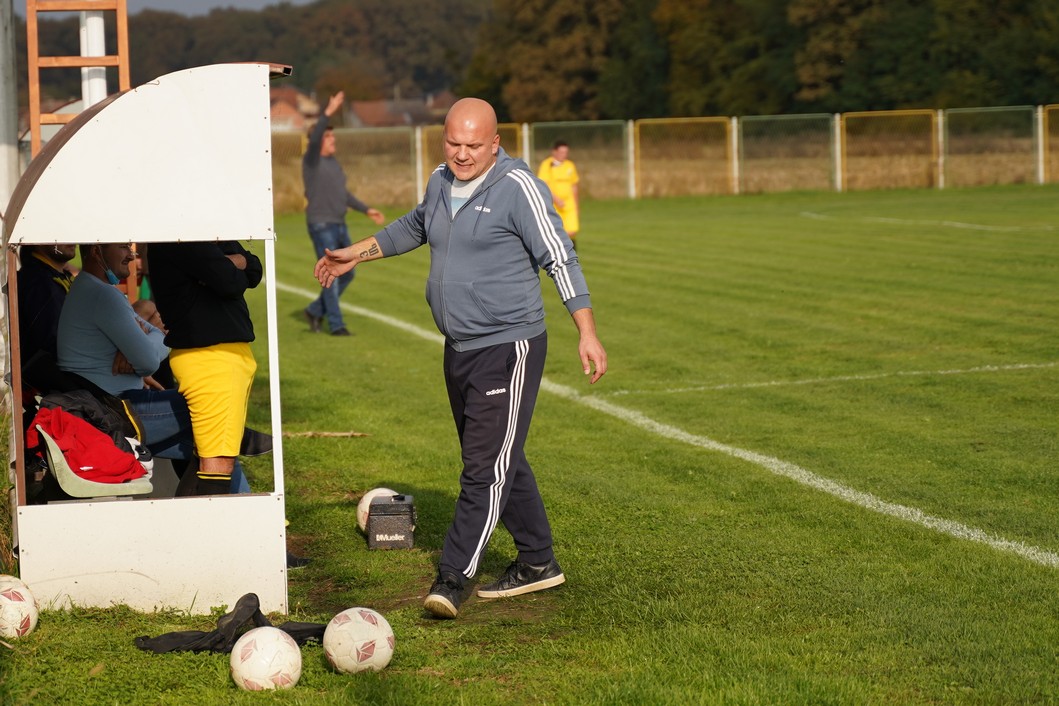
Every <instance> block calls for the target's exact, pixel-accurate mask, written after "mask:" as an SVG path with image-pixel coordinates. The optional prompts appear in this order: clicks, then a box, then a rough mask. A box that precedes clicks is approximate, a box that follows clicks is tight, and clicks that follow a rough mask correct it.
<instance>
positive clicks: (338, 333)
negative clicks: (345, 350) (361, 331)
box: [331, 326, 353, 336]
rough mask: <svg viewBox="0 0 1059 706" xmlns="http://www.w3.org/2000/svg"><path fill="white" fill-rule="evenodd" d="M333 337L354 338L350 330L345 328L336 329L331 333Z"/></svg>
mask: <svg viewBox="0 0 1059 706" xmlns="http://www.w3.org/2000/svg"><path fill="white" fill-rule="evenodd" d="M331 335H332V336H352V335H353V334H351V333H350V332H349V329H348V328H346V327H345V326H343V327H342V328H336V329H335V330H334V331H332V332H331Z"/></svg>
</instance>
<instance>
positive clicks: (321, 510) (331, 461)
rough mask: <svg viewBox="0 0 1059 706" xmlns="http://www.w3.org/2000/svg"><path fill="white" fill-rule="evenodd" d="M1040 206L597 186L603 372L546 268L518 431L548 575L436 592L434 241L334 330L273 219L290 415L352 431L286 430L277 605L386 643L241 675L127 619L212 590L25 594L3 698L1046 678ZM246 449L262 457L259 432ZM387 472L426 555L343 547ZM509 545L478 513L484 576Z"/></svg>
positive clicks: (1023, 699) (1048, 409) (1035, 686)
mask: <svg viewBox="0 0 1059 706" xmlns="http://www.w3.org/2000/svg"><path fill="white" fill-rule="evenodd" d="M1057 203H1059V188H1056V187H1054V186H1051V187H1005V188H982V189H974V190H951V191H943V192H937V191H889V192H859V193H849V194H822V193H813V194H784V195H768V196H743V197H719V198H695V199H672V200H657V201H615V202H590V203H587V204H586V205H585V209H584V210H585V212H584V214H583V217H582V221H583V224H584V230H583V232H582V235H581V238H580V245H579V253H580V255H581V258H582V261H583V266H584V268H585V271H586V275H587V277H588V281H589V285H590V287H591V289H592V294H593V299H594V306H595V312H596V318H597V322H598V325H599V329H600V335H601V338H602V340H603V342H604V344H605V345H606V346H607V351H608V354H609V359H610V372H609V373H608V374H607V375H606V376H605V377H604V378H603V380H601V381H600V382H599V383H598V384H597V385H595V386H589V385H588V384H587V381H586V380H585V379H584V376H583V375H582V373H581V369H580V364H579V361H578V360H577V355H576V331H575V329H574V326H573V324H572V323H571V322H570V321H569V317H568V316H567V315H566V313H565V310H564V309H563V308H562V307H561V305H560V303H559V301H558V297H557V296H556V294H555V292H554V288H553V287H552V285H551V283H550V281H545V287H546V290H547V291H546V292H545V294H546V301H547V303H548V316H549V321H550V348H551V355H550V357H549V360H548V365H547V369H546V383H545V389H544V391H542V393H541V397H540V400H539V402H538V407H537V412H536V416H535V421H534V427H533V429H532V431H531V434H530V440H529V443H528V447H527V453H528V454H529V457H530V460H531V462H533V464H534V468H535V471H536V473H537V476H538V480H539V482H540V484H541V487H542V491H543V494H544V498H545V502H546V504H547V505H548V507H549V512H550V515H551V518H552V522H553V529H554V533H555V538H556V551H557V555H558V557H559V560H560V561H561V562H562V564H563V567H564V570H565V572H566V575H567V578H568V581H567V583H566V585H564V586H562V587H561V588H559V589H556V590H553V591H547V592H543V593H540V594H536V595H532V594H531V595H529V596H524V597H521V598H516V599H509V600H506V601H492V602H490V601H480V600H476V599H471V600H470V601H469V602H468V603H466V604H465V606H464V609H463V611H462V613H461V616H460V618H459V619H458V620H456V621H448V622H439V621H435V620H432V619H429V618H427V617H426V616H425V615H424V613H423V610H422V607H421V605H422V599H423V596H424V595H425V592H426V589H427V588H428V586H429V583H430V580H431V578H432V575H433V572H434V563H435V561H436V557H437V553H438V551H439V548H440V545H441V542H442V538H443V535H444V531H445V528H446V527H447V524H448V522H449V519H450V517H451V512H452V505H453V502H454V500H455V497H456V493H457V490H458V488H457V477H458V473H459V466H458V458H459V450H458V446H457V443H456V438H455V432H454V430H453V426H452V422H451V418H450V416H449V411H448V404H447V401H446V398H445V395H444V390H443V382H442V376H441V364H440V359H441V352H442V348H441V344H440V343H439V340H438V338H437V334H436V331H435V329H434V328H433V325H432V323H431V319H430V315H429V312H428V310H427V307H426V304H425V302H424V299H423V287H424V278H425V275H426V267H427V261H426V256H427V254H426V252H425V251H423V252H415V253H412V254H409V255H407V256H405V257H402V258H396V259H393V260H385V261H382V262H374V263H368V264H366V265H364V266H363V267H362V268H361V269H360V271H359V273H358V276H357V279H356V281H355V282H354V284H353V285H352V287H351V288H350V290H349V291H348V292H347V293H346V296H345V298H344V301H345V302H346V303H347V305H349V306H350V307H351V309H350V311H349V312H348V313H347V323H348V324H349V325H350V328H351V329H353V330H354V331H355V336H354V337H353V338H345V339H341V338H331V337H329V336H325V335H319V334H317V335H313V334H310V333H309V332H308V330H307V327H306V325H305V323H304V322H303V321H302V319H301V316H300V312H301V309H302V308H303V307H304V306H305V305H306V304H308V301H309V297H311V296H313V295H314V294H315V292H316V289H317V288H316V286H315V283H314V281H313V279H312V275H311V270H312V263H313V260H314V256H313V255H312V251H311V246H310V243H309V240H308V236H307V235H306V234H305V232H304V225H303V222H302V218H301V217H300V216H284V217H282V218H280V219H278V221H277V230H278V234H279V240H278V245H277V248H278V252H279V257H278V262H277V272H278V279H279V283H278V286H279V289H278V302H279V309H278V318H279V329H280V330H279V339H280V349H281V355H280V358H281V360H280V364H281V367H282V370H281V375H280V379H281V381H282V394H283V405H282V413H283V429H284V431H285V432H292V433H298V432H350V431H356V432H361V433H364V434H367V436H363V437H347V438H342V437H338V438H335V437H304V436H299V437H292V438H288V439H286V440H285V442H284V453H285V473H286V493H287V514H288V517H289V519H290V522H291V524H290V527H289V528H288V537H289V540H290V543H291V545H292V546H293V547H294V548H295V549H296V550H298V551H300V552H302V553H305V554H307V555H308V556H310V557H312V559H313V563H312V564H311V565H310V566H309V567H308V568H307V569H305V570H302V571H299V572H294V573H292V574H291V578H290V589H289V590H290V605H291V611H292V616H291V617H292V619H296V620H307V621H314V622H326V621H327V620H329V619H330V617H331V616H332V615H333V614H334V613H335V612H337V611H338V610H341V609H343V608H346V607H350V606H353V605H365V606H370V607H373V608H376V609H377V610H379V611H380V612H382V613H384V614H385V615H386V617H387V618H388V619H389V621H390V623H391V624H392V625H393V627H394V629H395V632H396V635H397V651H396V654H395V657H394V659H393V662H392V663H391V665H390V667H389V668H388V669H386V670H385V671H383V672H380V673H378V674H374V673H372V674H361V675H356V676H341V675H338V674H335V673H332V672H331V671H330V670H329V669H328V668H327V666H326V661H325V658H324V656H323V652H322V650H321V648H320V647H319V646H309V647H306V648H304V649H303V656H304V672H303V675H302V678H301V681H300V683H299V684H298V686H297V687H296V688H294V689H293V690H291V691H289V692H284V693H278V694H247V693H242V692H239V691H237V690H236V688H235V686H234V685H233V684H232V682H231V681H230V680H229V678H228V675H227V669H228V666H227V665H228V658H227V656H223V655H209V654H203V655H195V654H181V655H163V656H154V655H149V654H146V653H142V652H139V651H138V650H136V648H135V647H134V646H133V644H132V640H133V638H134V637H136V636H138V635H156V634H160V633H163V632H168V631H172V630H186V629H211V628H212V627H213V622H214V619H213V618H210V617H188V616H186V615H184V614H182V613H180V612H179V611H172V612H167V613H161V614H157V615H141V614H138V613H134V612H132V611H129V610H127V609H123V608H115V609H112V610H97V609H77V610H74V611H71V612H65V613H61V612H45V613H43V614H42V617H41V620H40V624H39V627H38V629H37V630H36V631H35V632H34V633H33V634H31V635H30V636H28V637H27V638H24V639H22V640H20V641H18V642H15V643H12V649H8V648H6V647H3V646H0V702H4V703H12V704H52V703H76V704H111V703H129V704H220V703H250V702H251V701H253V702H254V703H265V702H269V703H297V704H301V703H306V704H308V703H313V704H316V703H324V704H327V703H330V704H346V703H374V704H435V703H436V704H457V703H461V704H462V703H465V704H511V703H516V704H522V703H527V704H529V703H562V704H688V703H703V704H713V703H732V704H826V703H834V704H851V703H857V704H859V703H902V704H903V703H968V704H983V703H988V704H998V703H1011V704H1025V703H1055V702H1057V701H1059V657H1057V655H1059V609H1057V606H1059V603H1057V595H1059V591H1057V589H1059V514H1057V513H1056V511H1055V508H1056V507H1057V506H1059V423H1057V422H1059V415H1057V412H1059V346H1057V341H1059V334H1057V328H1059V287H1057V283H1059V206H1057ZM400 212H401V209H400V208H392V209H389V210H387V215H388V216H389V217H391V218H392V217H394V216H396V215H398V214H399V213H400ZM350 224H351V227H352V229H353V230H354V231H355V235H357V236H360V235H367V234H370V232H371V229H370V228H369V226H370V223H369V222H368V221H367V219H364V218H361V217H360V216H351V217H350ZM255 248H257V249H258V251H259V252H260V251H261V246H260V245H257V246H255ZM263 302H264V298H263V297H262V296H261V295H260V293H257V294H255V297H254V300H253V305H254V308H255V313H256V316H257V319H258V320H259V322H260V325H259V326H260V330H261V331H262V332H263V331H264V326H265V324H264V309H263V306H264V304H263ZM262 338H263V337H262ZM259 344H261V345H259V348H258V359H259V363H260V364H261V368H260V375H261V379H260V380H259V384H258V385H257V386H256V388H255V392H254V404H253V406H252V410H251V418H252V419H251V421H252V422H253V423H254V424H255V425H258V426H260V425H265V424H267V423H268V421H269V420H268V414H269V413H268V406H267V396H268V393H267V384H266V376H267V375H268V374H269V371H268V370H267V366H266V364H265V363H266V361H265V348H264V345H263V341H259ZM249 471H250V474H251V479H252V483H253V484H254V486H255V487H257V488H259V489H261V488H267V487H268V486H269V485H270V483H271V481H270V477H271V476H270V473H271V467H270V461H269V458H268V457H265V458H264V459H251V460H250V464H249ZM377 486H387V487H391V488H395V489H398V490H400V491H402V492H405V493H410V494H412V495H414V496H415V500H416V506H417V509H418V512H419V518H420V524H419V528H418V532H417V548H416V549H414V550H408V551H391V552H371V551H368V550H367V548H366V544H365V540H364V537H363V536H362V535H361V534H360V533H359V532H358V531H357V528H356V523H355V519H354V509H355V506H356V502H357V499H358V498H359V496H360V495H361V494H362V493H364V492H365V491H367V490H368V489H370V488H373V487H377ZM510 545H511V541H510V537H509V536H508V535H507V534H506V533H505V532H504V531H503V530H502V529H500V530H498V531H497V532H496V534H495V536H494V538H493V542H492V544H491V545H490V548H489V551H488V554H487V556H486V557H485V559H484V561H483V568H482V573H481V575H480V577H479V579H480V580H482V579H484V580H489V579H491V578H492V577H494V576H495V575H496V574H497V573H498V572H500V571H502V570H503V568H504V567H505V566H506V564H507V562H508V561H509V560H510V558H511V557H512V555H513V550H512V547H511V546H510ZM236 598H238V596H233V597H232V603H234V602H235V600H236ZM277 617H278V616H277Z"/></svg>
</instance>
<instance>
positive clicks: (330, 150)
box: [320, 130, 335, 157]
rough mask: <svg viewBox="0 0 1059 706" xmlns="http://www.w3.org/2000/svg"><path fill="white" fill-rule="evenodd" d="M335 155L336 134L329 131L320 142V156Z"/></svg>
mask: <svg viewBox="0 0 1059 706" xmlns="http://www.w3.org/2000/svg"><path fill="white" fill-rule="evenodd" d="M334 154H335V132H334V130H328V131H327V132H325V133H324V139H323V141H322V142H320V156H321V157H332V156H334Z"/></svg>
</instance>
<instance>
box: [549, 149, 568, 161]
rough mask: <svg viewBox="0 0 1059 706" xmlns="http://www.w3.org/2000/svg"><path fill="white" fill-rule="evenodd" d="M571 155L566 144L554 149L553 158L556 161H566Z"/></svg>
mask: <svg viewBox="0 0 1059 706" xmlns="http://www.w3.org/2000/svg"><path fill="white" fill-rule="evenodd" d="M569 156H570V148H569V147H567V146H566V145H562V146H560V147H556V148H555V149H553V150H552V159H554V160H555V161H556V162H565V161H566V158H567V157H569Z"/></svg>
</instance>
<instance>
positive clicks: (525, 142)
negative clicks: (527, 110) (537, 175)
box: [522, 123, 533, 166]
mask: <svg viewBox="0 0 1059 706" xmlns="http://www.w3.org/2000/svg"><path fill="white" fill-rule="evenodd" d="M532 155H533V144H532V143H531V142H530V126H529V123H522V161H523V162H525V163H526V164H530V165H531V166H532V159H531V157H532Z"/></svg>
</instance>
